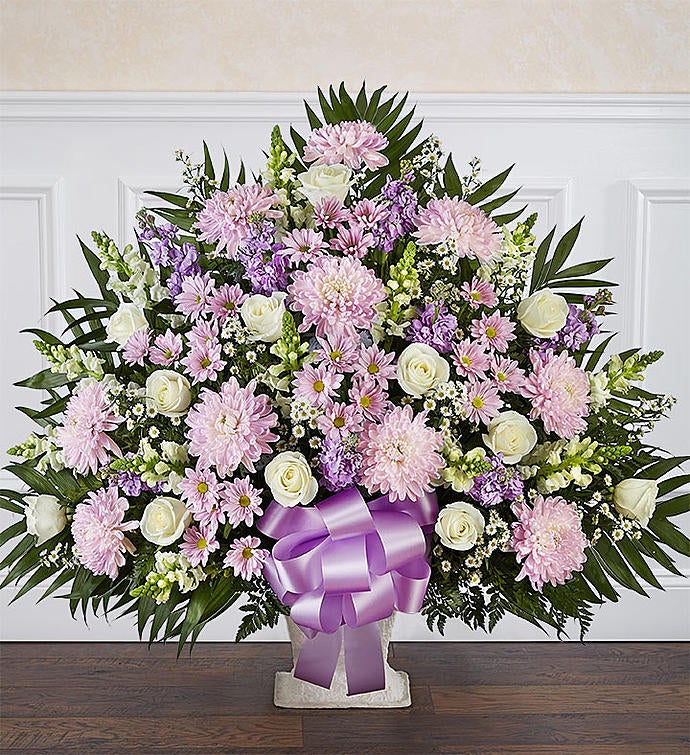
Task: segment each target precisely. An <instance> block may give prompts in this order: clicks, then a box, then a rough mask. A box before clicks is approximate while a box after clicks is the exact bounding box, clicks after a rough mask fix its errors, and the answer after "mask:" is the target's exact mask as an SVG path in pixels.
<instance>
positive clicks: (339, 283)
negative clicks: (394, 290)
mask: <svg viewBox="0 0 690 755" xmlns="http://www.w3.org/2000/svg"><path fill="white" fill-rule="evenodd" d="M288 292H289V294H290V299H291V302H292V304H293V307H294V308H295V309H297V310H298V311H300V312H302V314H303V315H304V320H303V321H302V324H301V325H300V326H299V329H300V330H301V331H305V330H308V329H309V328H310V327H311V326H312V325H314V326H316V334H317V335H319V336H323V335H331V334H334V333H351V334H354V332H355V329H357V328H359V329H368V328H369V327H370V326H371V322H372V320H373V319H374V317H375V315H376V309H375V307H376V305H377V304H378V303H379V302H381V301H383V300H384V299H385V297H386V294H385V291H384V289H383V284H382V283H381V281H380V280H379V279H378V278H377V277H376V275H375V274H374V272H373V271H372V270H369V268H367V267H365V266H364V265H363V264H362V263H361V262H360V261H359V260H358V259H354V258H353V257H345V258H343V259H336V258H335V257H322V258H321V259H319V260H316V262H313V263H312V264H311V265H310V266H309V267H308V268H307V271H306V272H304V271H302V270H298V271H297V272H296V273H295V274H294V276H293V283H292V285H291V286H290V287H289V288H288Z"/></svg>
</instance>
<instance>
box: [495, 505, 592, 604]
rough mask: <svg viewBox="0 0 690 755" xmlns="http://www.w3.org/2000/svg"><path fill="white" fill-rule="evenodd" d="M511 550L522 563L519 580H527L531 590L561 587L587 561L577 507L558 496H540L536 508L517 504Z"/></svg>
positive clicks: (515, 506) (585, 541)
mask: <svg viewBox="0 0 690 755" xmlns="http://www.w3.org/2000/svg"><path fill="white" fill-rule="evenodd" d="M512 509H513V513H514V514H515V516H516V517H517V518H518V521H517V522H515V523H513V536H512V538H511V540H510V548H511V549H512V550H514V551H515V553H516V554H517V559H518V561H520V562H522V569H521V570H520V573H519V574H518V576H517V579H523V578H524V577H528V578H529V581H530V582H531V583H532V587H533V588H534V589H535V590H537V591H538V592H541V591H542V588H543V587H544V584H545V583H546V582H549V583H550V584H552V585H554V586H556V585H562V584H563V583H564V582H566V580H568V579H570V577H571V576H572V575H573V572H576V571H580V570H581V569H582V567H583V565H584V563H585V561H586V560H587V557H586V556H585V548H586V547H587V538H586V537H585V535H584V533H583V532H582V526H581V524H580V517H579V516H578V514H577V508H576V506H575V504H574V503H568V502H567V501H566V500H564V499H563V498H561V497H559V496H554V497H549V498H544V497H543V496H537V497H536V499H535V500H534V507H533V508H530V507H529V506H528V504H527V503H525V502H522V503H515V504H513V506H512Z"/></svg>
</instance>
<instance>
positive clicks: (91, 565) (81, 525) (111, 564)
mask: <svg viewBox="0 0 690 755" xmlns="http://www.w3.org/2000/svg"><path fill="white" fill-rule="evenodd" d="M88 497H89V500H88V501H87V502H84V503H80V504H78V505H77V507H76V509H75V510H74V518H73V519H72V537H73V538H74V547H75V551H76V554H77V558H78V560H79V563H80V564H82V566H84V567H86V568H87V569H89V571H92V572H93V573H94V574H105V575H107V576H108V577H110V579H115V578H116V577H117V575H118V572H119V570H120V567H121V566H124V565H125V551H127V552H129V553H134V546H133V545H132V543H131V542H130V540H129V539H128V538H127V537H126V536H125V534H124V533H125V532H129V531H131V530H135V529H136V528H137V527H138V526H139V522H136V521H131V522H123V521H122V520H123V519H124V516H125V512H126V511H127V509H128V508H129V503H128V501H127V499H126V498H123V497H121V496H120V495H119V493H118V489H117V488H116V487H111V488H107V489H106V490H103V489H102V490H97V491H96V492H95V493H89V496H88Z"/></svg>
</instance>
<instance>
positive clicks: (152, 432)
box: [149, 425, 161, 440]
mask: <svg viewBox="0 0 690 755" xmlns="http://www.w3.org/2000/svg"><path fill="white" fill-rule="evenodd" d="M160 434H161V431H160V430H159V429H158V428H157V427H156V426H155V425H154V426H153V427H149V436H150V437H151V438H153V439H154V440H155V439H156V438H157V437H158V436H159V435H160Z"/></svg>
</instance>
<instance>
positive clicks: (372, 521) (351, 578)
mask: <svg viewBox="0 0 690 755" xmlns="http://www.w3.org/2000/svg"><path fill="white" fill-rule="evenodd" d="M437 514H438V503H437V500H436V495H435V494H433V493H431V494H428V495H425V496H424V497H422V498H421V499H419V500H418V501H410V500H404V501H398V502H396V503H391V502H390V501H389V500H388V497H387V496H382V497H380V498H376V499H375V500H373V501H370V502H369V503H366V502H365V500H364V498H363V497H362V495H361V493H360V492H359V490H357V488H355V487H351V488H347V489H345V490H342V491H341V492H339V493H336V495H334V496H331V497H330V498H328V499H326V500H325V501H322V502H321V503H318V504H316V506H312V507H309V508H302V507H299V508H285V507H283V506H281V505H280V504H278V503H276V502H275V501H273V502H272V503H271V505H270V506H269V507H268V509H267V510H266V513H265V514H264V516H263V517H261V519H260V520H259V521H258V522H257V526H258V528H259V529H260V531H261V532H263V533H264V534H265V535H267V536H268V537H271V538H273V539H274V540H276V541H277V542H276V543H275V545H274V546H273V551H272V553H271V556H270V557H269V558H268V559H267V560H266V563H265V564H264V576H265V577H266V579H267V581H268V583H269V584H270V585H271V587H272V588H273V590H274V591H275V593H276V595H277V596H278V598H279V599H280V600H281V601H282V602H283V603H284V604H285V605H287V606H290V616H291V617H292V619H293V621H294V622H295V623H296V624H297V625H298V626H299V627H300V628H301V629H302V631H303V632H304V634H305V637H306V639H305V641H304V644H303V646H302V649H301V651H300V655H299V658H298V659H297V663H296V665H295V672H294V673H295V676H296V677H297V678H298V679H302V680H304V681H307V682H311V683H312V684H317V685H319V686H321V687H326V688H330V686H331V683H332V681H333V674H334V673H335V668H336V665H337V662H338V656H339V654H340V648H341V646H342V645H343V644H344V654H345V673H346V676H347V687H348V694H349V695H355V694H360V693H362V692H374V691H376V690H381V689H384V688H385V673H384V660H383V655H382V651H381V638H380V634H379V629H378V626H377V625H376V622H377V621H379V620H381V619H385V618H387V617H388V616H390V615H391V614H392V613H393V611H396V610H397V611H402V612H403V613H417V612H418V611H419V610H420V609H421V607H422V601H423V600H424V593H425V592H426V588H427V585H428V583H429V576H430V574H431V570H430V568H429V564H428V563H427V560H426V548H427V543H426V536H425V533H427V532H429V531H430V530H431V528H432V527H433V525H434V522H435V521H436V516H437Z"/></svg>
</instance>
